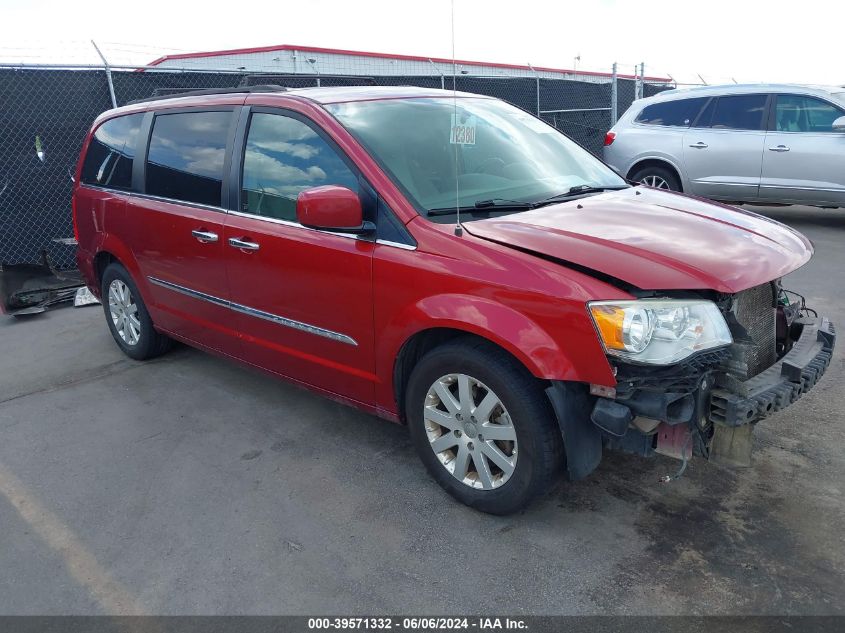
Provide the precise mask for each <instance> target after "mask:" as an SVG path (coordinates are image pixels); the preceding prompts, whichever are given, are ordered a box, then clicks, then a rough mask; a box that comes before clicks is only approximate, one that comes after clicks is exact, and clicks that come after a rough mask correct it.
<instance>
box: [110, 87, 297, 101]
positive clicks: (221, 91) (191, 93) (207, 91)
mask: <svg viewBox="0 0 845 633" xmlns="http://www.w3.org/2000/svg"><path fill="white" fill-rule="evenodd" d="M165 90H167V89H166V88H165ZM287 90H289V89H288V88H285V87H284V86H278V85H275V84H260V85H257V86H239V87H237V88H201V89H198V90H186V91H185V92H176V93H172V94H163V95H156V96H154V97H146V98H145V99H134V100H132V101H127V102H126V105H135V104H136V103H148V102H150V101H161V100H162V99H177V98H179V97H202V96H205V95H226V94H237V93H239V92H242V93H243V92H286V91H287Z"/></svg>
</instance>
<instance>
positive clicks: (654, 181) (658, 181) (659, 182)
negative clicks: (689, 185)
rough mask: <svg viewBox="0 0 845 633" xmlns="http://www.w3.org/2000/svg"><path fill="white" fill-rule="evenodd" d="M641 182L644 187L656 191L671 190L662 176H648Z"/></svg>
mask: <svg viewBox="0 0 845 633" xmlns="http://www.w3.org/2000/svg"><path fill="white" fill-rule="evenodd" d="M640 182H641V183H643V184H644V185H646V186H648V187H654V188H655V189H669V188H670V187H669V183H668V182H666V180H664V179H663V178H661V177H660V176H655V175H653V174H652V175H651V176H646V177H645V178H643V179H642V180H641V181H640Z"/></svg>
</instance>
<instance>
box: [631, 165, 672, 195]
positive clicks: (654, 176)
mask: <svg viewBox="0 0 845 633" xmlns="http://www.w3.org/2000/svg"><path fill="white" fill-rule="evenodd" d="M631 180H633V181H634V182H639V183H642V184H644V185H646V186H647V187H654V188H655V189H668V190H669V191H681V183H680V181H679V180H678V177H677V176H676V175H675V174H674V173H673V172H672V171H671V170H670V169H667V168H666V167H659V166H657V165H649V166H647V167H643V168H641V169H638V170H637V171H635V172H634V173H633V174H632V175H631Z"/></svg>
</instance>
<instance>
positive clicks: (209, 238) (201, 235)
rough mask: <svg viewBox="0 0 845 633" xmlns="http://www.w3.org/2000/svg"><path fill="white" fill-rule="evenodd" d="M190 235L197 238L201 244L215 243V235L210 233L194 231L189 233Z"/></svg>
mask: <svg viewBox="0 0 845 633" xmlns="http://www.w3.org/2000/svg"><path fill="white" fill-rule="evenodd" d="M191 235H193V236H194V237H195V238H197V239H198V240H199V241H200V242H202V243H204V244H205V243H207V242H216V241H217V233H212V232H211V231H200V230H194V231H191Z"/></svg>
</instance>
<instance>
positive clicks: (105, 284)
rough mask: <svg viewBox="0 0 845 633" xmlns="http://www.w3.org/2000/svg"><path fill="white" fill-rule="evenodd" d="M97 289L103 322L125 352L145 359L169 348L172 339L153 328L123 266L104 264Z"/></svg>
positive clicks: (131, 356) (136, 290) (135, 287)
mask: <svg viewBox="0 0 845 633" xmlns="http://www.w3.org/2000/svg"><path fill="white" fill-rule="evenodd" d="M100 290H101V293H102V298H103V310H104V311H105V313H106V322H107V323H108V326H109V330H110V331H111V334H112V336H113V337H114V340H115V342H116V343H117V345H118V347H120V349H121V350H123V353H124V354H126V355H127V356H129V357H130V358H134V359H135V360H146V359H148V358H154V357H156V356H160V355H161V354H163V353H164V352H166V351H167V350H169V349H170V347H171V345H172V341H171V339H169V338H168V337H166V336H165V335H164V334H160V333H159V332H156V330H155V328H154V327H153V321H152V319H151V318H150V314H149V312H147V307H146V306H145V305H144V301H143V299H141V293H139V292H138V288H137V286H136V285H135V282H134V281H132V277H131V276H130V275H129V273H128V272H127V270H126V269H125V268H124V267H123V266H121V265H120V264H118V263H117V262H113V263H111V264H109V265H108V266H107V267H106V270H105V271H104V272H103V280H102V285H101V289H100Z"/></svg>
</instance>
